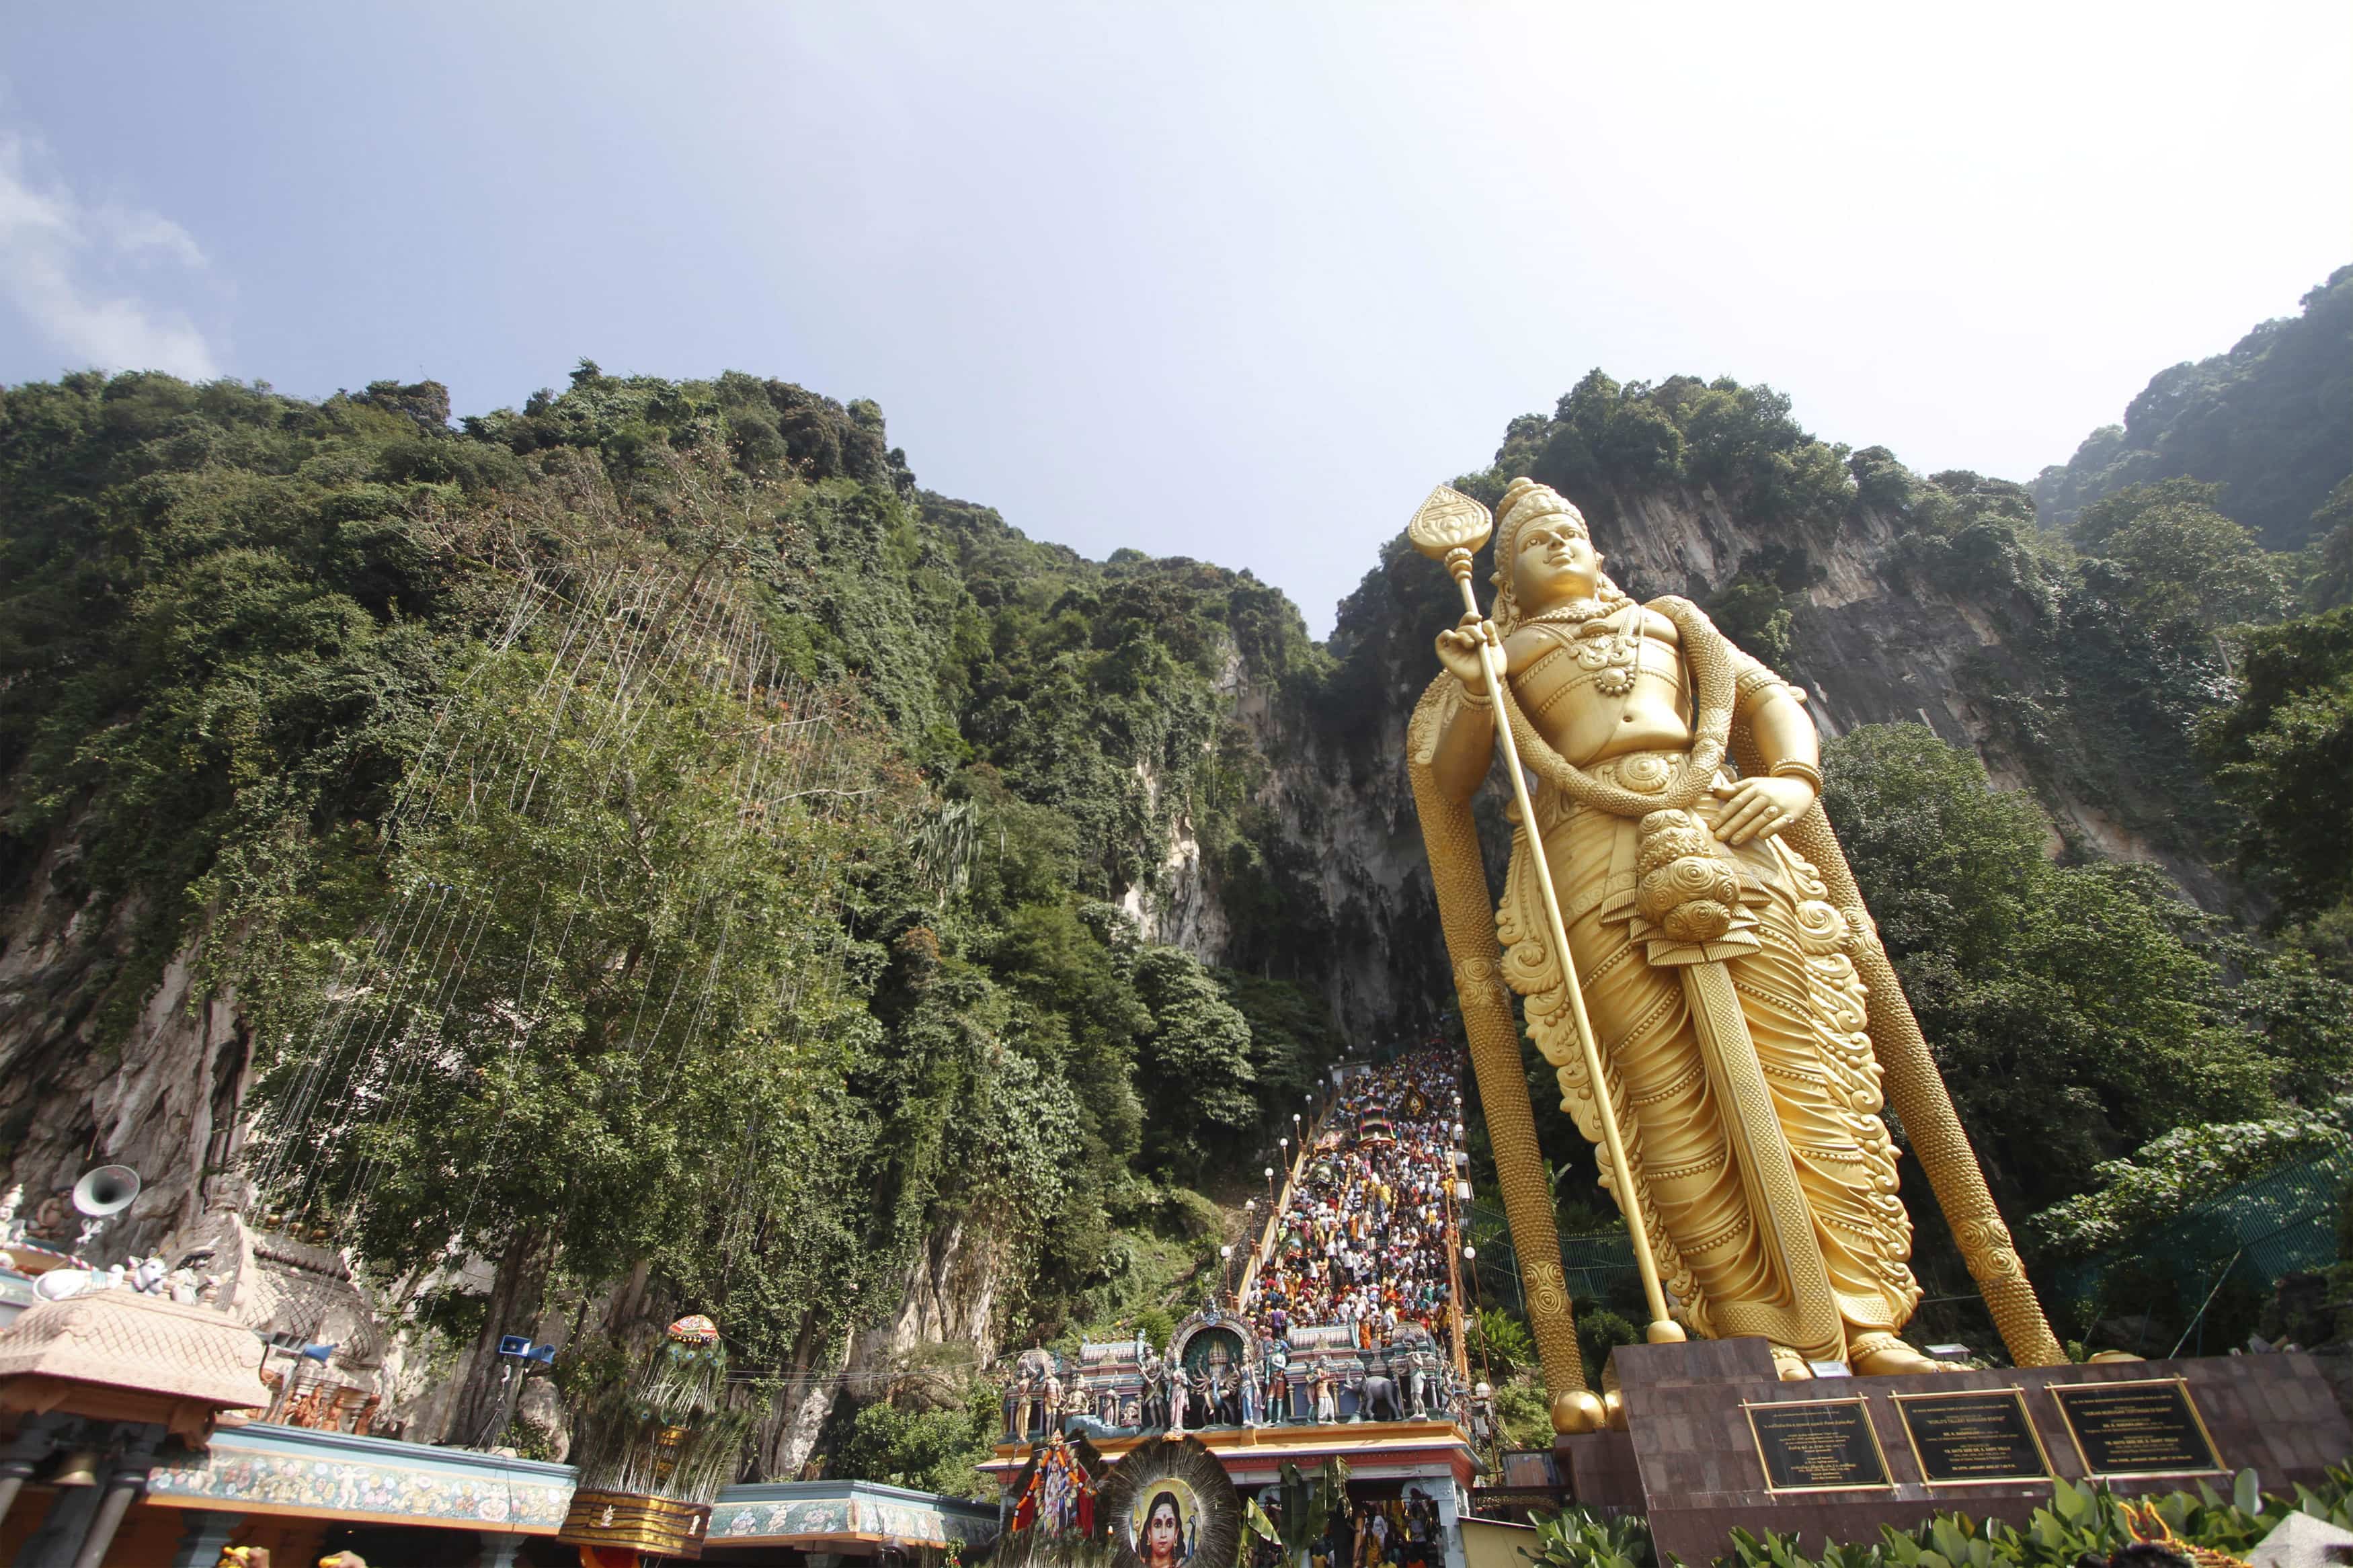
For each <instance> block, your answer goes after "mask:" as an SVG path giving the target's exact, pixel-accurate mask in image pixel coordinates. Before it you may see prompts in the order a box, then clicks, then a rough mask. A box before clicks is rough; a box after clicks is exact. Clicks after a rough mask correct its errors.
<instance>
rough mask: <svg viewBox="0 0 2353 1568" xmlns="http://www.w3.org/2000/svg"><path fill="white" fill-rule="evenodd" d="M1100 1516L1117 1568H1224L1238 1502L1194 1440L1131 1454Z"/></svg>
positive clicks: (1107, 1487)
mask: <svg viewBox="0 0 2353 1568" xmlns="http://www.w3.org/2000/svg"><path fill="white" fill-rule="evenodd" d="M1101 1508H1102V1516H1103V1520H1104V1521H1105V1522H1106V1523H1107V1524H1108V1525H1109V1526H1110V1533H1111V1543H1112V1550H1113V1556H1114V1558H1115V1560H1116V1561H1117V1563H1118V1564H1119V1568H1229V1564H1231V1563H1232V1562H1233V1560H1234V1551H1235V1548H1236V1547H1237V1546H1239V1545H1240V1542H1241V1527H1242V1518H1241V1496H1240V1493H1238V1492H1236V1491H1235V1490H1234V1484H1233V1482H1232V1481H1231V1480H1230V1479H1228V1478H1227V1475H1226V1468H1225V1467H1224V1466H1223V1465H1221V1464H1219V1462H1218V1459H1217V1456H1216V1455H1214V1454H1212V1453H1210V1452H1209V1450H1208V1447H1206V1446H1204V1445H1203V1444H1202V1442H1201V1441H1200V1439H1198V1438H1197V1437H1161V1438H1156V1439H1155V1440H1153V1441H1151V1442H1146V1443H1140V1444H1138V1445H1136V1447H1134V1448H1132V1449H1130V1450H1129V1451H1128V1453H1127V1456H1126V1457H1125V1458H1123V1459H1121V1460H1120V1462H1119V1463H1118V1464H1117V1465H1115V1466H1113V1468H1112V1472H1111V1477H1110V1479H1109V1480H1108V1481H1107V1482H1106V1483H1105V1484H1104V1487H1103V1500H1102V1504H1101Z"/></svg>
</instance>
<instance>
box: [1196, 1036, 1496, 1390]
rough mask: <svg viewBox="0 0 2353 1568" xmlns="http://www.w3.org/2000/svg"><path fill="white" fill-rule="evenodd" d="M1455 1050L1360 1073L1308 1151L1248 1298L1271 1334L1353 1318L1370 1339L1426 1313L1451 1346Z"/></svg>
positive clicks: (1426, 1325)
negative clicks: (1450, 1259)
mask: <svg viewBox="0 0 2353 1568" xmlns="http://www.w3.org/2000/svg"><path fill="white" fill-rule="evenodd" d="M1460 1141H1461V1094H1460V1092H1459V1091H1458V1088H1457V1079H1456V1078H1455V1065H1454V1056H1453V1053H1451V1052H1450V1051H1447V1050H1445V1049H1442V1048H1439V1047H1430V1048H1426V1049H1423V1050H1419V1051H1415V1052H1413V1053H1411V1054H1410V1055H1408V1056H1405V1057H1402V1058H1398V1060H1397V1061H1395V1062H1392V1063H1390V1064H1389V1065H1388V1066H1386V1067H1379V1068H1373V1069H1371V1070H1370V1071H1368V1072H1365V1073H1361V1074H1358V1075H1356V1076H1355V1077H1352V1078H1350V1079H1348V1080H1347V1082H1346V1084H1345V1091H1344V1092H1343V1093H1342V1095H1341V1096H1340V1098H1339V1099H1338V1100H1337V1101H1336V1102H1335V1105H1334V1107H1333V1109H1332V1110H1331V1112H1330V1113H1329V1114H1328V1115H1327V1116H1326V1118H1325V1120H1324V1131H1322V1133H1321V1134H1320V1135H1319V1136H1318V1137H1317V1138H1316V1140H1315V1145H1314V1148H1313V1149H1311V1150H1309V1151H1307V1152H1305V1153H1304V1154H1303V1156H1302V1160H1301V1167H1300V1173H1299V1175H1298V1178H1297V1179H1296V1180H1295V1181H1294V1182H1293V1186H1292V1191H1291V1195H1290V1201H1289V1202H1288V1203H1287V1204H1285V1205H1284V1206H1283V1209H1282V1214H1281V1215H1279V1216H1278V1217H1277V1219H1276V1222H1275V1224H1274V1226H1273V1227H1272V1229H1271V1233H1270V1237H1269V1248H1270V1250H1269V1253H1268V1255H1267V1256H1265V1257H1263V1258H1261V1266H1260V1268H1259V1270H1258V1273H1257V1275H1256V1277H1255V1278H1254V1279H1252V1281H1251V1284H1250V1291H1249V1293H1248V1295H1247V1296H1246V1298H1245V1299H1244V1300H1243V1302H1242V1311H1243V1314H1244V1315H1245V1316H1246V1317H1247V1318H1248V1319H1249V1320H1250V1322H1251V1324H1252V1326H1253V1327H1255V1328H1256V1329H1257V1331H1258V1332H1259V1333H1260V1334H1261V1335H1264V1336H1266V1337H1269V1338H1271V1339H1277V1340H1279V1339H1282V1338H1283V1337H1284V1336H1285V1335H1286V1334H1287V1333H1288V1332H1290V1331H1293V1330H1295V1329H1300V1328H1305V1327H1310V1326H1314V1325H1323V1324H1344V1325H1345V1326H1346V1327H1347V1328H1348V1330H1349V1331H1350V1333H1351V1335H1352V1337H1353V1338H1354V1340H1355V1342H1356V1344H1357V1345H1359V1346H1361V1347H1364V1348H1366V1349H1372V1348H1375V1347H1378V1346H1382V1345H1386V1344H1388V1343H1389V1342H1391V1341H1392V1340H1394V1339H1395V1338H1396V1336H1397V1333H1398V1329H1399V1328H1400V1327H1401V1326H1403V1325H1405V1324H1409V1323H1410V1324H1418V1325H1419V1326H1420V1327H1421V1328H1422V1329H1423V1330H1425V1331H1427V1332H1428V1333H1429V1334H1430V1338H1431V1339H1432V1340H1433V1341H1434V1342H1436V1343H1437V1345H1438V1346H1439V1348H1440V1353H1441V1354H1446V1355H1451V1353H1452V1350H1453V1343H1454V1339H1453V1336H1454V1334H1455V1332H1456V1314H1455V1312H1454V1311H1453V1310H1452V1309H1453V1301H1452V1295H1451V1274H1450V1272H1449V1268H1448V1263H1449V1249H1450V1247H1451V1245H1452V1239H1451V1238H1452V1232H1453V1221H1452V1215H1453V1206H1452V1203H1451V1192H1450V1186H1451V1183H1452V1182H1453V1181H1454V1180H1455V1168H1454V1164H1453V1151H1454V1150H1455V1149H1456V1148H1457V1146H1458V1145H1459V1143H1460Z"/></svg>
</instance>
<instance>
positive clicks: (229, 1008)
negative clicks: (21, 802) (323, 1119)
mask: <svg viewBox="0 0 2353 1568" xmlns="http://www.w3.org/2000/svg"><path fill="white" fill-rule="evenodd" d="M78 855H79V847H78V846H77V844H76V843H75V841H74V837H73V835H72V833H71V832H70V830H69V831H68V832H66V833H63V834H60V835H59V836H58V837H57V838H56V839H55V840H53V841H52V843H51V844H50V845H49V847H48V850H47V855H46V856H45V857H44V858H43V860H42V862H41V863H40V865H39V866H38V867H37V868H36V870H35V873H34V875H32V876H31V877H29V878H27V879H26V881H25V883H24V884H23V886H24V888H25V892H24V894H23V896H22V897H21V898H20V899H19V900H17V901H16V903H15V904H13V905H11V906H9V907H8V908H6V909H5V910H0V1139H5V1142H0V1147H5V1150H6V1164H7V1170H6V1173H5V1183H6V1184H11V1185H19V1186H21V1188H22V1197H21V1200H20V1201H21V1202H22V1203H23V1204H24V1205H26V1207H27V1208H30V1207H31V1206H32V1205H35V1204H37V1203H38V1202H39V1201H40V1199H42V1198H44V1197H46V1196H47V1195H48V1194H51V1193H53V1192H57V1191H59V1190H61V1189H65V1188H69V1187H71V1186H72V1185H73V1184H74V1182H75V1180H76V1179H77V1178H79V1176H80V1175H81V1174H82V1173H83V1172H85V1171H87V1170H89V1169H90V1168H91V1167H92V1166H95V1165H100V1164H107V1163H114V1164H122V1165H128V1166H130V1167H131V1168H132V1170H134V1171H136V1172H138V1173H139V1176H140V1180H141V1183H142V1186H141V1189H140V1193H139V1196H138V1199H137V1200H136V1201H135V1202H134V1203H132V1205H131V1207H130V1208H129V1209H128V1210H127V1211H125V1212H124V1213H122V1214H121V1215H116V1216H115V1217H114V1218H113V1219H112V1220H111V1222H109V1224H108V1225H107V1226H106V1227H105V1229H104V1230H103V1231H102V1232H100V1235H99V1236H98V1237H96V1238H95V1241H94V1243H93V1244H92V1245H91V1246H90V1247H86V1248H85V1249H84V1251H85V1253H86V1254H87V1255H89V1256H90V1257H91V1258H93V1260H94V1261H97V1262H100V1263H101V1264H103V1263H111V1262H114V1261H116V1260H118V1259H120V1258H126V1257H131V1256H134V1255H143V1254H144V1253H146V1252H149V1251H152V1250H153V1249H154V1247H157V1246H158V1245H160V1244H161V1243H162V1241H163V1240H164V1237H166V1236H167V1235H169V1234H171V1233H172V1232H174V1231H175V1230H178V1229H180V1228H181V1227H183V1226H188V1225H190V1224H193V1223H194V1222H195V1220H196V1219H197V1218H198V1217H199V1216H200V1215H201V1214H202V1212H203V1206H204V1205H203V1195H204V1194H203V1188H204V1176H205V1172H206V1165H207V1162H208V1161H209V1162H211V1163H213V1164H214V1165H217V1164H218V1163H219V1162H220V1161H221V1160H222V1159H223V1158H224V1157H225V1155H226V1154H227V1151H228V1147H229V1140H230V1138H231V1137H232V1136H233V1133H234V1124H235V1121H236V1108H237V1101H238V1095H239V1093H240V1090H241V1089H242V1079H243V1075H244V1071H245V1066H246V1054H247V1053H246V1037H245V1026H244V1023H243V1020H242V1019H241V1018H240V1017H239V1016H238V1013H237V1001H236V998H235V997H234V996H233V995H227V994H199V992H198V990H197V985H198V981H197V979H196V976H195V957H196V955H195V952H194V950H193V948H191V947H186V946H184V947H182V948H181V949H180V950H179V951H178V952H174V953H173V954H172V955H171V957H170V959H169V960H168V961H167V962H166V963H164V966H163V968H162V971H161V972H160V973H156V974H154V975H153V976H152V978H151V979H150V980H149V981H148V984H150V985H152V987H153V989H152V991H151V992H150V994H148V996H147V1000H146V1003H145V1005H144V1006H143V1007H142V1009H141V1010H140V1013H139V1016H138V1019H137V1021H136V1023H135V1024H134V1025H133V1026H132V1028H131V1029H130V1031H129V1032H128V1034H127V1035H126V1036H125V1037H123V1038H122V1039H121V1042H120V1044H119V1045H117V1044H107V1045H104V1046H101V1045H100V1044H99V1043H98V1042H97V1040H96V1039H95V1038H94V1030H93V1013H94V1011H95V1009H96V1007H97V1005H98V1004H99V1002H100V997H101V995H102V994H103V993H104V991H105V990H106V988H107V985H108V983H109V981H110V978H111V973H112V966H114V965H115V964H118V963H124V962H126V961H127V960H128V959H129V938H128V935H127V932H128V931H130V929H131V928H132V924H133V923H134V921H135V920H136V918H137V914H138V911H137V910H136V908H135V907H131V906H126V907H124V908H121V909H119V910H116V911H114V913H113V914H112V915H111V917H110V918H106V919H103V920H100V919H96V918H93V917H92V916H91V915H90V912H89V910H88V909H87V908H86V907H85V906H84V905H83V904H81V903H80V902H79V901H78V900H74V899H72V898H70V897H69V896H67V895H65V894H61V893H60V892H59V891H58V889H59V887H60V886H64V887H71V886H72V885H73V879H72V878H71V876H70V875H69V874H68V873H69V868H70V865H71V862H72V861H73V860H74V859H75V858H77V857H78Z"/></svg>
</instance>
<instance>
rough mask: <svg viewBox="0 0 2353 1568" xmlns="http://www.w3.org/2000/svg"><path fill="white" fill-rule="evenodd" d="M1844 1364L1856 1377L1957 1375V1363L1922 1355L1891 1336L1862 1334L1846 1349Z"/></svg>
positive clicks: (1960, 1368) (1960, 1369)
mask: <svg viewBox="0 0 2353 1568" xmlns="http://www.w3.org/2000/svg"><path fill="white" fill-rule="evenodd" d="M1846 1363H1847V1365H1848V1366H1849V1367H1851V1368H1852V1369H1853V1372H1854V1374H1855V1375H1856V1376H1857V1377H1901V1376H1904V1375H1905V1374H1906V1373H1923V1372H1960V1371H1962V1370H1964V1369H1963V1368H1962V1367H1961V1366H1960V1365H1959V1364H1958V1363H1954V1362H1949V1361H1936V1360H1933V1359H1932V1358H1930V1357H1928V1356H1925V1355H1922V1354H1921V1353H1920V1352H1918V1351H1915V1350H1914V1349H1913V1348H1912V1347H1911V1346H1910V1345H1907V1344H1905V1342H1903V1341H1902V1340H1899V1339H1897V1338H1896V1337H1895V1336H1894V1334H1865V1335H1864V1336H1862V1338H1861V1339H1858V1340H1856V1341H1855V1342H1853V1343H1852V1344H1851V1345H1849V1346H1848V1347H1847V1356H1846Z"/></svg>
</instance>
